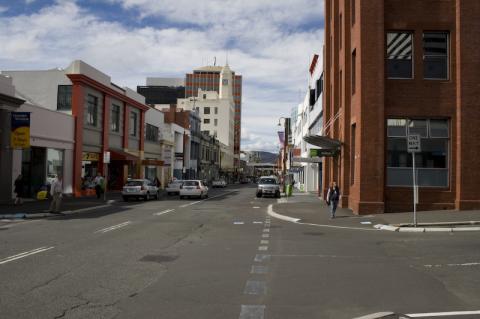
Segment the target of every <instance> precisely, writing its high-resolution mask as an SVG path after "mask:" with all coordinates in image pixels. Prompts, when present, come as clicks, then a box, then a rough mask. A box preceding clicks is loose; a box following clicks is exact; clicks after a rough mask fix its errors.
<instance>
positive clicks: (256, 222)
mask: <svg viewBox="0 0 480 319" xmlns="http://www.w3.org/2000/svg"><path fill="white" fill-rule="evenodd" d="M253 223H254V224H263V222H253Z"/></svg>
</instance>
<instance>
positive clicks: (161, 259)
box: [140, 255, 178, 264]
mask: <svg viewBox="0 0 480 319" xmlns="http://www.w3.org/2000/svg"><path fill="white" fill-rule="evenodd" d="M177 258H178V256H172V255H146V256H143V257H142V259H140V261H144V262H152V263H159V264H161V263H169V262H172V261H175V260H176V259H177Z"/></svg>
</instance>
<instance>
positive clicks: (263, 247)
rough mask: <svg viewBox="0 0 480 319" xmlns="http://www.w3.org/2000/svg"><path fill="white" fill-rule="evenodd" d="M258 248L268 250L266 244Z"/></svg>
mask: <svg viewBox="0 0 480 319" xmlns="http://www.w3.org/2000/svg"><path fill="white" fill-rule="evenodd" d="M258 250H263V251H265V250H268V246H259V247H258Z"/></svg>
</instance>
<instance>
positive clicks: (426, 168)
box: [387, 119, 449, 187]
mask: <svg viewBox="0 0 480 319" xmlns="http://www.w3.org/2000/svg"><path fill="white" fill-rule="evenodd" d="M407 132H408V133H409V134H419V135H420V136H421V137H422V138H421V150H422V151H421V152H420V153H416V154H415V166H416V174H417V180H418V185H419V186H423V187H448V183H449V181H448V175H449V168H448V166H449V165H448V158H449V155H448V154H449V124H448V120H445V119H442V120H440V119H388V120H387V134H388V142H387V185H388V186H412V166H413V159H412V154H411V153H408V152H407Z"/></svg>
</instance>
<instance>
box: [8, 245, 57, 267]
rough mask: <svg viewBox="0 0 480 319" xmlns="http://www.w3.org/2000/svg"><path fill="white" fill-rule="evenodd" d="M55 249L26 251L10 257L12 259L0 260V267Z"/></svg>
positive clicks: (46, 248) (41, 248)
mask: <svg viewBox="0 0 480 319" xmlns="http://www.w3.org/2000/svg"><path fill="white" fill-rule="evenodd" d="M53 248H54V247H40V248H37V249H33V250H30V251H26V252H23V253H20V254H17V255H14V256H10V257H7V258H4V259H1V260H0V265H3V264H6V263H9V262H11V261H14V260H17V259H20V258H25V257H28V256H31V255H35V254H38V253H42V252H44V251H47V250H50V249H53Z"/></svg>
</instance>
